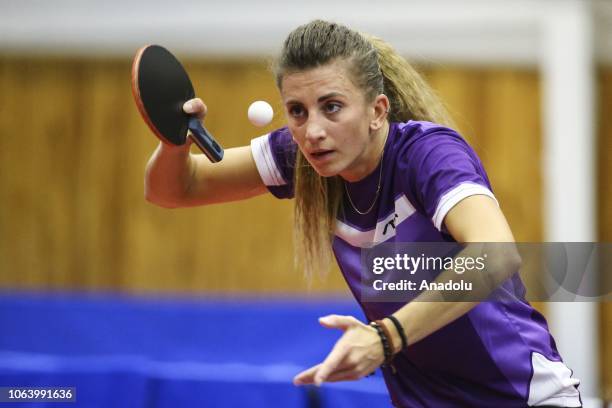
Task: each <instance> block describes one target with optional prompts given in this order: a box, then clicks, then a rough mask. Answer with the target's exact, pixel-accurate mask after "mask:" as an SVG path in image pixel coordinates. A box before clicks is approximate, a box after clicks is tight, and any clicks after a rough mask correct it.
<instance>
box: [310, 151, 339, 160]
mask: <svg viewBox="0 0 612 408" xmlns="http://www.w3.org/2000/svg"><path fill="white" fill-rule="evenodd" d="M335 152H336V151H335V150H318V151H315V152H311V153H309V156H310V158H311V159H312V160H314V161H316V162H322V161H326V160H329V159H330V158H331V157H332V156H333V154H334V153H335Z"/></svg>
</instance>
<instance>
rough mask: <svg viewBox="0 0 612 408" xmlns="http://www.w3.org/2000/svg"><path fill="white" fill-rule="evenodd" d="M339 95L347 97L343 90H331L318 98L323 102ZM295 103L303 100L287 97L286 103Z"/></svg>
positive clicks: (318, 101)
mask: <svg viewBox="0 0 612 408" xmlns="http://www.w3.org/2000/svg"><path fill="white" fill-rule="evenodd" d="M337 96H342V97H345V98H346V95H345V94H343V93H342V92H336V91H334V92H329V93H326V94H325V95H323V96H320V97H319V98H317V103H321V102H323V101H324V100H326V99H329V98H335V97H337ZM295 104H301V102H300V101H298V100H297V99H287V100H286V101H285V105H295Z"/></svg>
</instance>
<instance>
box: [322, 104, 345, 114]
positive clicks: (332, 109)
mask: <svg viewBox="0 0 612 408" xmlns="http://www.w3.org/2000/svg"><path fill="white" fill-rule="evenodd" d="M340 108H342V106H340V104H339V103H328V104H325V112H326V113H336V112H338V111H339V110H340Z"/></svg>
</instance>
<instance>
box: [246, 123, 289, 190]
mask: <svg viewBox="0 0 612 408" xmlns="http://www.w3.org/2000/svg"><path fill="white" fill-rule="evenodd" d="M251 152H252V153H253V159H255V165H256V166H257V171H259V175H260V176H261V179H262V181H263V182H264V184H265V185H266V186H283V185H285V184H287V181H286V180H285V178H284V177H283V174H282V173H281V172H280V169H279V168H278V167H277V166H276V162H275V161H274V155H273V154H272V148H271V147H270V134H269V133H268V134H266V135H263V136H259V137H256V138H255V139H253V140H251Z"/></svg>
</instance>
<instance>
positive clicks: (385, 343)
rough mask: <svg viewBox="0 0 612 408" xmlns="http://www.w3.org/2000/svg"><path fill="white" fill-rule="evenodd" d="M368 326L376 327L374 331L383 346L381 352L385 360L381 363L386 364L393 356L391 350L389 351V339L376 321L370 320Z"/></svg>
mask: <svg viewBox="0 0 612 408" xmlns="http://www.w3.org/2000/svg"><path fill="white" fill-rule="evenodd" d="M370 326H372V327H373V328H374V329H376V333H378V337H380V342H381V343H382V347H383V354H384V356H385V361H384V363H383V365H387V364H389V363H390V362H391V359H392V358H393V352H392V351H391V346H390V345H389V339H388V338H387V336H386V335H385V333H384V332H383V329H382V328H381V327H380V326H379V325H378V323H376V322H371V323H370Z"/></svg>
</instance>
